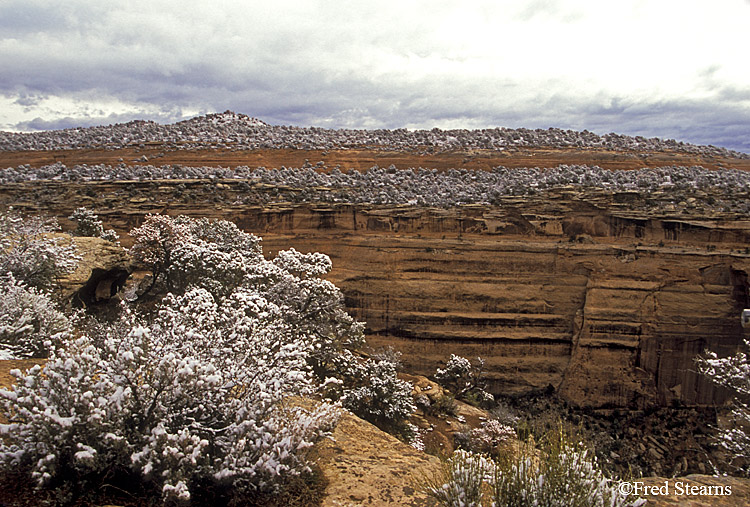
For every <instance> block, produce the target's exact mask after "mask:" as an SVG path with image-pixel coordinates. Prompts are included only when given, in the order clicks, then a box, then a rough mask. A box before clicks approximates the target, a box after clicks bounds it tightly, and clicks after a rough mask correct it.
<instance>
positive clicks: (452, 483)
mask: <svg viewBox="0 0 750 507" xmlns="http://www.w3.org/2000/svg"><path fill="white" fill-rule="evenodd" d="M493 469H494V465H493V464H492V462H491V461H489V460H487V459H486V458H484V457H483V456H481V455H479V454H474V453H472V452H469V451H465V450H462V449H459V450H457V451H456V452H454V453H453V456H451V457H450V458H449V459H448V460H447V461H445V462H444V463H443V468H442V470H441V473H440V475H438V476H437V477H434V478H431V479H427V481H426V484H425V488H424V489H425V492H426V493H427V494H428V495H430V496H431V497H433V498H435V499H437V500H438V501H439V502H440V505H444V506H446V507H481V505H482V496H483V493H482V485H483V483H484V481H485V479H486V478H487V475H488V473H491V470H493Z"/></svg>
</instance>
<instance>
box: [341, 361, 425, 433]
mask: <svg viewBox="0 0 750 507" xmlns="http://www.w3.org/2000/svg"><path fill="white" fill-rule="evenodd" d="M377 357H378V358H369V359H367V360H366V361H360V360H358V359H356V358H355V357H354V356H353V355H351V354H342V355H341V356H339V358H338V359H337V368H336V374H337V375H338V376H339V377H340V378H336V377H332V378H329V380H328V386H329V389H328V395H329V396H333V397H334V398H336V399H340V400H341V404H342V406H343V407H344V408H346V409H348V410H351V411H352V412H353V413H354V414H356V415H357V416H359V417H361V418H362V419H365V420H366V421H369V422H371V423H373V424H375V425H376V426H378V427H379V428H381V429H383V430H385V431H389V432H392V433H395V434H397V435H399V436H401V437H402V438H404V439H405V440H407V441H409V440H411V438H412V437H413V431H412V429H411V428H410V427H409V426H408V425H407V422H408V420H409V417H411V415H412V414H413V413H414V411H415V410H416V405H415V404H414V400H413V398H412V395H411V393H412V389H413V386H412V385H411V383H409V382H407V381H405V380H401V379H399V378H398V374H397V371H396V367H397V365H398V356H393V355H389V354H385V355H381V356H377ZM394 357H395V359H394Z"/></svg>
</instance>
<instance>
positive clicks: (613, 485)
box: [424, 432, 645, 507]
mask: <svg viewBox="0 0 750 507" xmlns="http://www.w3.org/2000/svg"><path fill="white" fill-rule="evenodd" d="M483 484H484V485H485V486H484V487H485V488H486V489H483ZM618 484H619V482H618V481H614V480H610V479H608V478H607V477H605V476H604V474H603V472H602V471H601V470H600V469H599V467H598V465H597V463H596V458H593V457H591V456H590V455H589V452H588V450H587V449H585V447H583V446H582V445H581V444H580V443H574V442H573V441H571V440H570V439H569V437H568V436H567V435H566V434H564V433H563V432H556V433H550V434H549V435H548V438H547V440H546V441H545V442H544V444H543V445H542V446H541V447H540V448H537V447H535V446H534V445H533V443H527V444H525V445H524V446H523V447H522V448H521V449H520V450H519V451H518V452H517V453H516V454H514V455H503V456H500V459H499V460H498V461H492V460H490V459H487V458H485V457H484V456H483V455H480V454H475V453H473V452H470V451H464V450H458V451H456V453H454V455H453V457H452V458H451V459H450V460H449V461H448V463H447V466H446V467H444V470H443V471H442V473H441V475H440V476H438V477H436V478H432V479H429V480H427V481H426V484H425V487H424V490H425V491H426V492H427V494H429V495H430V496H432V497H434V498H436V499H437V500H438V501H439V502H440V503H441V505H445V506H457V505H474V506H479V505H481V502H482V498H483V492H485V491H487V492H489V493H490V495H491V496H492V502H493V504H492V505H494V506H497V507H502V506H509V507H510V506H524V505H545V506H560V507H567V506H576V507H590V506H594V507H605V506H606V507H616V506H623V507H625V506H629V507H638V506H641V505H643V504H645V500H643V499H640V498H638V499H636V498H632V497H626V496H624V495H622V494H621V493H620V492H619V490H618V488H617V486H618Z"/></svg>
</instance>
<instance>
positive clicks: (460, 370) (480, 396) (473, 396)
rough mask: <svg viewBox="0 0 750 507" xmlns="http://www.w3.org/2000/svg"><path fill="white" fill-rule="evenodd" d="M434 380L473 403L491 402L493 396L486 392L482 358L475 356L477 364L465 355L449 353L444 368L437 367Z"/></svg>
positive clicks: (457, 396) (457, 395)
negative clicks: (472, 362) (449, 355)
mask: <svg viewBox="0 0 750 507" xmlns="http://www.w3.org/2000/svg"><path fill="white" fill-rule="evenodd" d="M435 380H437V381H438V383H439V384H440V385H442V386H443V387H445V388H446V389H448V390H449V391H450V392H452V393H453V394H454V395H455V396H456V398H460V399H463V400H465V401H468V402H469V403H472V404H474V405H482V404H488V403H492V401H494V397H493V396H492V394H490V393H488V392H487V391H486V390H485V389H486V382H485V380H484V360H483V359H482V358H481V357H478V358H477V365H476V366H474V365H472V364H471V361H469V360H468V359H466V358H465V357H461V356H457V355H455V354H451V357H450V359H448V363H447V364H446V365H445V368H438V369H437V371H436V372H435Z"/></svg>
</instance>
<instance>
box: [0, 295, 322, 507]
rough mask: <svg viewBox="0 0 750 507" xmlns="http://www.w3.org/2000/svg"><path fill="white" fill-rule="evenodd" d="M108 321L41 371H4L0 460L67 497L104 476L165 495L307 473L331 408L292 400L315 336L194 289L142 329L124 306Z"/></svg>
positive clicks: (304, 387) (263, 311)
mask: <svg viewBox="0 0 750 507" xmlns="http://www.w3.org/2000/svg"><path fill="white" fill-rule="evenodd" d="M240 300H241V301H242V302H243V303H244V304H243V305H237V304H236V303H237V302H238V301H240ZM105 329H107V330H108V331H107V333H106V334H105V335H104V336H97V337H89V336H82V337H81V338H78V339H76V340H72V341H70V342H68V343H67V344H66V347H65V348H60V349H54V350H53V353H52V355H51V358H50V360H49V362H48V363H47V365H46V367H45V368H44V369H42V368H40V367H35V368H32V369H31V370H29V371H28V372H27V373H26V374H22V373H21V372H19V371H14V372H13V374H14V375H15V376H16V377H17V379H18V381H19V382H18V383H17V385H16V386H15V389H14V390H12V391H9V390H1V391H0V398H1V400H0V403H1V406H2V411H3V413H4V415H5V416H6V417H7V419H8V421H9V422H8V424H4V425H1V426H0V430H1V431H2V435H3V437H4V441H3V444H2V445H0V462H2V464H3V465H4V466H5V467H13V468H17V467H21V468H22V469H25V470H28V471H29V473H30V475H31V477H32V479H33V480H34V482H35V483H36V484H37V485H38V486H46V487H49V488H53V489H57V490H58V491H61V492H62V494H63V496H64V495H65V494H68V495H72V494H73V493H72V492H73V491H75V488H77V487H80V485H81V484H96V483H97V482H98V481H101V480H103V478H104V477H105V476H106V474H107V473H110V472H111V471H122V473H130V474H136V475H138V476H140V477H141V478H142V481H143V482H144V483H146V484H151V485H152V486H153V487H154V488H156V489H157V490H158V491H160V492H161V494H162V496H163V498H164V499H165V500H179V501H186V500H188V499H189V498H190V497H191V495H192V493H193V491H194V489H195V488H196V487H198V485H202V487H205V485H206V484H207V483H208V484H215V485H218V486H221V485H228V486H230V487H231V490H232V491H233V492H234V495H237V494H241V493H242V492H243V491H245V492H246V491H252V490H258V491H268V490H270V491H273V490H275V489H277V488H279V486H280V484H282V483H283V481H284V479H285V478H286V477H289V476H296V475H299V474H300V473H302V472H303V471H306V470H308V466H307V462H306V460H305V456H306V450H307V449H308V448H309V447H310V446H311V445H312V443H313V442H314V441H315V440H317V439H318V438H320V437H321V436H323V435H325V434H326V432H327V431H328V430H329V429H330V428H331V427H332V425H333V423H334V422H335V420H336V414H335V411H333V410H332V409H331V407H329V406H326V405H320V406H319V407H317V408H314V409H304V408H302V407H300V406H296V405H295V404H293V403H291V402H290V397H291V396H297V395H305V394H309V393H310V392H312V390H313V388H314V384H313V382H312V377H311V373H310V369H309V366H308V364H307V356H308V355H309V353H310V352H311V350H312V347H313V341H312V340H299V339H298V335H297V333H296V332H295V331H294V330H293V329H292V328H291V327H290V326H289V324H288V323H287V322H286V321H285V318H284V312H283V309H282V308H280V307H279V306H278V305H275V304H273V303H270V302H268V301H266V300H265V299H263V298H262V297H259V296H257V295H254V294H249V293H238V294H233V297H232V298H229V299H227V300H226V301H224V302H216V301H215V300H214V298H213V297H212V296H211V295H210V294H209V293H208V292H207V291H205V290H203V289H192V290H191V291H189V292H188V293H186V294H185V295H183V296H168V297H167V298H166V299H165V301H164V303H163V304H162V306H161V307H160V309H159V313H158V316H157V317H156V318H155V320H154V321H153V322H152V323H150V324H146V323H144V322H141V321H140V320H139V319H137V318H136V317H135V316H134V315H132V314H130V313H129V312H126V313H125V314H124V315H123V316H122V318H121V321H120V322H119V325H116V326H111V327H108V328H105ZM89 489H90V488H89Z"/></svg>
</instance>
